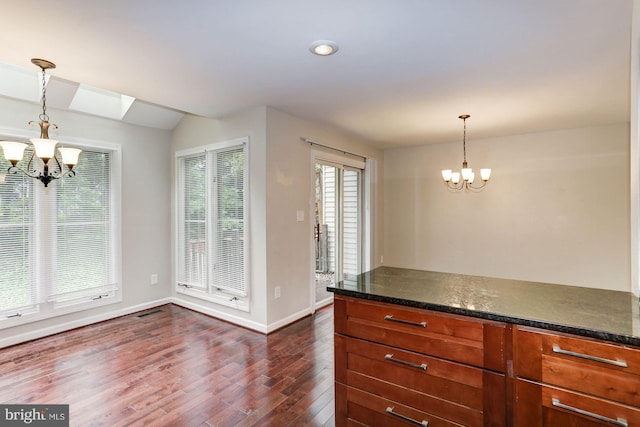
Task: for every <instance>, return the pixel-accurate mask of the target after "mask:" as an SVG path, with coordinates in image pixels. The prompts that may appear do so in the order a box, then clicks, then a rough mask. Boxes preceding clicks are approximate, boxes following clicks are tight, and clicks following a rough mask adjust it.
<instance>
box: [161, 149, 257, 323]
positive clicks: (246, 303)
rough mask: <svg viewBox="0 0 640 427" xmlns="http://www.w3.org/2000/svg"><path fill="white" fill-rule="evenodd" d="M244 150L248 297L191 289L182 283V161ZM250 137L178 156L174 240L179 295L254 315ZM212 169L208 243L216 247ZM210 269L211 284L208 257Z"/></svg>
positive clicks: (209, 170)
mask: <svg viewBox="0 0 640 427" xmlns="http://www.w3.org/2000/svg"><path fill="white" fill-rule="evenodd" d="M240 146H242V147H243V148H244V154H245V155H244V159H245V162H244V209H243V213H244V254H243V256H244V266H243V268H244V277H245V283H246V295H238V294H235V293H233V292H231V291H228V290H223V289H216V288H215V287H213V286H212V285H210V284H209V283H207V284H206V286H205V289H203V288H199V287H191V286H189V285H186V286H185V284H183V283H180V281H179V280H178V277H179V274H180V271H182V267H181V265H180V263H181V262H182V259H183V253H182V251H183V249H182V248H183V247H184V245H183V242H182V239H183V236H182V235H181V233H182V229H183V227H182V223H183V221H184V197H183V193H182V191H183V188H184V182H183V179H184V175H183V173H182V165H181V160H182V159H183V158H185V157H189V156H193V155H197V154H202V153H207V152H210V151H220V150H224V149H226V148H233V147H240ZM249 158H250V153H249V137H242V138H236V139H232V140H228V141H222V142H217V143H213V144H208V145H204V146H199V147H194V148H189V149H185V150H180V151H177V152H176V153H175V171H176V174H175V183H176V184H175V185H176V191H175V204H174V206H175V209H174V212H175V224H174V236H175V242H176V244H175V250H174V259H175V272H176V273H175V274H176V280H175V292H176V293H177V294H178V295H180V294H181V295H188V296H190V297H194V298H198V299H201V300H204V301H208V302H212V303H214V304H218V305H222V306H225V307H231V308H234V309H237V310H240V311H244V312H249V311H250V297H251V281H250V274H249V265H250V260H249V253H250V235H251V233H250V229H249V217H250V215H249V209H250V208H249V200H250V198H249ZM212 172H213V171H212V168H209V167H208V168H207V187H206V190H205V191H206V194H207V203H206V206H207V213H206V230H207V231H206V239H207V246H208V247H213V246H214V245H215V242H214V241H213V233H214V232H213V228H214V227H213V226H211V224H213V221H214V213H213V212H212V211H213V209H210V207H211V206H212V203H211V200H210V197H213V194H214V192H213V191H212V189H211V188H210V187H209V185H210V183H211V182H212V176H213V173H212ZM206 258H207V265H206V267H205V271H206V273H207V281H208V276H210V275H211V274H212V268H211V266H209V265H208V259H209V256H208V255H207V257H206Z"/></svg>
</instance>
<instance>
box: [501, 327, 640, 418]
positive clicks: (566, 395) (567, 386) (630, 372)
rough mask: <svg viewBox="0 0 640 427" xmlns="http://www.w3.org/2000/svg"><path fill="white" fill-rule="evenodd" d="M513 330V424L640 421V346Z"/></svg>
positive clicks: (536, 331)
mask: <svg viewBox="0 0 640 427" xmlns="http://www.w3.org/2000/svg"><path fill="white" fill-rule="evenodd" d="M513 331H514V332H513V333H514V340H513V342H514V345H513V347H514V374H515V381H514V405H513V408H514V422H515V423H514V424H515V425H516V426H532V427H533V426H535V427H538V426H585V427H590V426H621V427H624V426H639V425H640V348H635V347H629V346H624V345H619V344H613V343H609V342H605V341H600V340H595V339H589V338H583V337H577V336H574V335H568V334H562V333H556V332H551V331H546V330H542V329H534V328H527V327H522V326H517V327H515V328H514V329H513Z"/></svg>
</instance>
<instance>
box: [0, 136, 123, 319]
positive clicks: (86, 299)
mask: <svg viewBox="0 0 640 427" xmlns="http://www.w3.org/2000/svg"><path fill="white" fill-rule="evenodd" d="M0 135H2V137H1V138H0V139H8V140H10V139H13V140H26V139H29V138H31V137H33V135H32V134H31V133H27V132H24V131H21V130H15V129H6V128H0ZM63 144H64V145H66V146H73V147H76V148H81V149H86V150H94V151H104V152H109V153H110V155H111V156H110V157H111V163H110V165H111V191H110V196H111V200H110V204H111V209H112V211H111V216H112V218H113V226H112V230H111V238H112V259H113V262H114V265H113V269H114V279H115V281H116V285H113V286H108V287H105V289H101V292H99V294H93V293H91V294H87V295H82V296H81V297H77V298H71V299H65V300H64V301H63V300H56V299H50V298H49V296H48V295H45V298H40V302H37V303H36V304H34V305H32V306H29V307H25V308H24V309H20V310H19V311H18V312H16V313H15V314H14V315H9V317H7V316H5V315H3V316H0V330H1V329H6V328H11V327H15V326H18V325H22V324H27V323H32V322H37V321H41V320H45V319H50V318H53V317H58V316H63V315H65V314H70V313H75V312H79V311H84V310H89V309H93V308H98V307H102V306H106V305H110V304H116V303H119V302H121V301H122V238H121V234H122V233H121V230H122V209H121V195H122V146H121V145H120V144H115V143H110V142H105V141H98V140H87V139H84V138H74V137H65V138H64V140H60V145H63ZM5 172H6V171H2V173H5ZM18 173H20V172H18ZM30 179H31V178H30ZM62 179H73V178H72V177H71V178H62ZM0 185H2V184H0ZM33 185H34V186H42V183H40V182H39V181H37V180H35V179H34V183H33ZM49 185H50V186H55V185H56V181H53V182H52V183H51V184H49ZM38 198H42V195H40V196H38V197H36V200H35V203H36V206H38V204H39V200H38ZM36 209H37V208H36ZM44 223H45V220H44V219H41V220H39V221H36V223H35V225H34V226H35V227H36V228H37V227H40V226H42V224H44ZM35 246H36V247H37V246H38V245H37V244H36V245H35ZM36 259H37V258H36ZM46 288H47V286H46V285H42V287H41V288H38V289H36V292H39V293H41V294H45V293H46V292H45V291H46ZM107 288H108V289H107Z"/></svg>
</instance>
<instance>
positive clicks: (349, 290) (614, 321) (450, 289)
mask: <svg viewBox="0 0 640 427" xmlns="http://www.w3.org/2000/svg"><path fill="white" fill-rule="evenodd" d="M327 290H328V291H330V292H334V293H336V294H339V295H347V296H353V297H358V298H364V299H368V300H374V301H381V302H388V303H392V304H399V305H404V306H410V307H418V308H426V309H431V310H436V311H442V312H447V313H455V314H462V315H465V316H472V317H479V318H482V319H488V320H497V321H501V322H508V323H513V324H517V325H525V326H533V327H537V328H544V329H549V330H553V331H558V332H567V333H572V334H576V335H582V336H586V337H592V338H599V339H604V340H607V341H613V342H618V343H622V344H631V345H635V346H640V314H639V305H638V304H639V303H638V298H637V297H636V296H634V295H633V294H631V293H630V292H620V291H608V290H603V289H593V288H583V287H579V286H566V285H552V284H547V283H536V282H526V281H521V280H508V279H495V278H489V277H481V276H466V275H462V274H451V273H438V272H433V271H420V270H409V269H404V268H395V267H379V268H376V269H374V270H371V271H369V272H367V273H363V274H360V275H359V276H358V278H357V280H354V281H349V280H345V281H343V282H340V283H338V284H337V285H336V286H335V287H329V288H327Z"/></svg>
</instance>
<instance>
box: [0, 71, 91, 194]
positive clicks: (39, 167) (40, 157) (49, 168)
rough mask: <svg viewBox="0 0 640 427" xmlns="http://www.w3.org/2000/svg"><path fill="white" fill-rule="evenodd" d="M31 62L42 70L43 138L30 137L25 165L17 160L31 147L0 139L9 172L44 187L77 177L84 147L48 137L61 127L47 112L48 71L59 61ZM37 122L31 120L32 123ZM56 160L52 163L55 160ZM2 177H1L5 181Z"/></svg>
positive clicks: (41, 123) (39, 124)
mask: <svg viewBox="0 0 640 427" xmlns="http://www.w3.org/2000/svg"><path fill="white" fill-rule="evenodd" d="M31 62H32V63H33V64H34V65H36V66H37V67H39V68H40V70H41V71H42V113H40V116H39V119H40V120H39V121H38V122H37V124H38V126H39V127H40V138H31V139H30V141H31V144H32V147H31V153H30V154H29V153H28V154H27V157H28V160H26V163H27V164H26V166H19V165H18V163H19V162H20V161H21V160H22V158H23V157H24V152H25V150H26V149H27V147H28V146H29V144H25V143H23V142H16V141H0V147H2V151H3V152H4V157H5V158H6V159H7V160H8V161H9V162H10V163H11V166H10V167H9V169H7V172H8V173H10V174H17V173H18V172H22V173H24V174H25V175H27V176H29V177H31V178H35V179H37V180H39V181H40V182H42V183H43V184H44V186H45V187H47V186H48V185H49V183H50V182H51V181H53V180H55V179H60V178H63V177H71V176H75V174H76V173H75V171H74V170H73V167H74V166H76V165H77V164H78V157H79V156H80V152H81V151H82V150H80V149H78V148H70V147H57V148H56V146H57V144H58V141H56V140H55V139H50V138H49V129H50V128H53V129H57V128H58V126H57V125H55V124H51V123H49V116H48V115H47V80H46V70H48V69H53V68H56V64H54V63H53V62H51V61H47V60H46V59H38V58H33V59H32V60H31ZM34 123H36V122H35V121H30V122H29V124H30V125H32V124H34ZM52 162H53V163H52ZM2 180H3V179H0V181H2Z"/></svg>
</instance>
